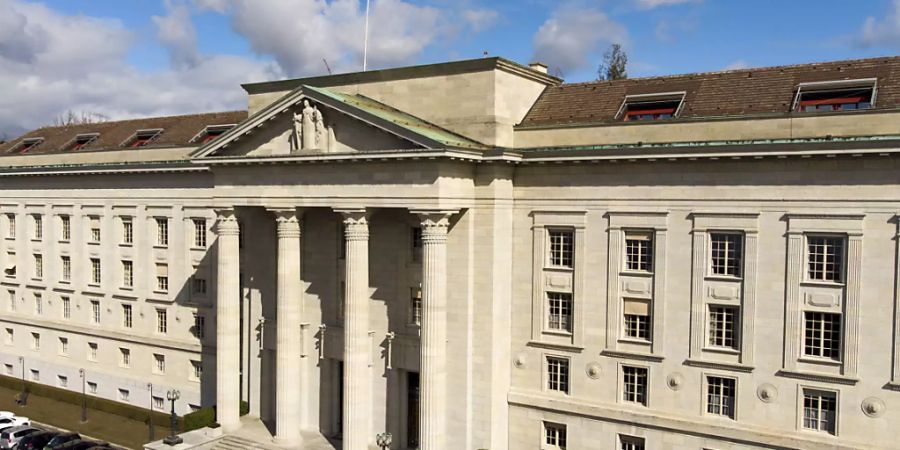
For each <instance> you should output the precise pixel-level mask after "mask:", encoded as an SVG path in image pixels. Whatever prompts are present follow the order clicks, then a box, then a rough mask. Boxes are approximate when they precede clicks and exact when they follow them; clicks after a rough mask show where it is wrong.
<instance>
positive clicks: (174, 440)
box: [163, 389, 184, 446]
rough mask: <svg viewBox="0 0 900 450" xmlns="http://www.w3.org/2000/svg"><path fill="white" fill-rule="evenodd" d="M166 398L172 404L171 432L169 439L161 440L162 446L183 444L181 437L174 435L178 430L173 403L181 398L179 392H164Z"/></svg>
mask: <svg viewBox="0 0 900 450" xmlns="http://www.w3.org/2000/svg"><path fill="white" fill-rule="evenodd" d="M166 398H167V399H169V401H170V402H172V432H171V433H170V435H169V437H167V438H165V439H163V444H166V445H169V446H173V445H178V444H180V443H182V442H184V441H183V440H182V439H181V437H179V436H178V434H176V433H177V429H178V416H177V415H175V401H176V400H178V399H179V398H181V392H178V389H170V390H169V391H168V392H166Z"/></svg>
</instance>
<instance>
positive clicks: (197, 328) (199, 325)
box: [191, 314, 206, 339]
mask: <svg viewBox="0 0 900 450" xmlns="http://www.w3.org/2000/svg"><path fill="white" fill-rule="evenodd" d="M191 331H193V333H194V337H195V338H197V339H203V338H204V337H206V317H204V316H203V315H202V314H194V328H193V330H191Z"/></svg>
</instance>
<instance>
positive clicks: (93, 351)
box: [87, 342, 100, 362]
mask: <svg viewBox="0 0 900 450" xmlns="http://www.w3.org/2000/svg"><path fill="white" fill-rule="evenodd" d="M99 349H100V346H99V345H98V344H97V343H96V342H88V354H87V359H88V361H92V362H96V361H97V353H98V350H99Z"/></svg>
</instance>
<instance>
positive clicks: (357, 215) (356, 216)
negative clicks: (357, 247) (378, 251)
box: [335, 208, 369, 241]
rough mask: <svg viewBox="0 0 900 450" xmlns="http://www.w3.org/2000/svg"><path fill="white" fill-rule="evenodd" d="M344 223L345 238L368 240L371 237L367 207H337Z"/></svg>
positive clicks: (336, 210) (349, 239)
mask: <svg viewBox="0 0 900 450" xmlns="http://www.w3.org/2000/svg"><path fill="white" fill-rule="evenodd" d="M335 212H337V213H340V214H341V216H342V217H343V223H344V239H346V240H348V241H366V240H368V239H369V213H368V211H366V209H365V208H356V209H335Z"/></svg>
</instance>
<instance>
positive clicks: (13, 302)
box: [6, 290, 16, 311]
mask: <svg viewBox="0 0 900 450" xmlns="http://www.w3.org/2000/svg"><path fill="white" fill-rule="evenodd" d="M6 293H7V294H8V295H9V310H10V311H15V310H16V291H12V290H9V291H6Z"/></svg>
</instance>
